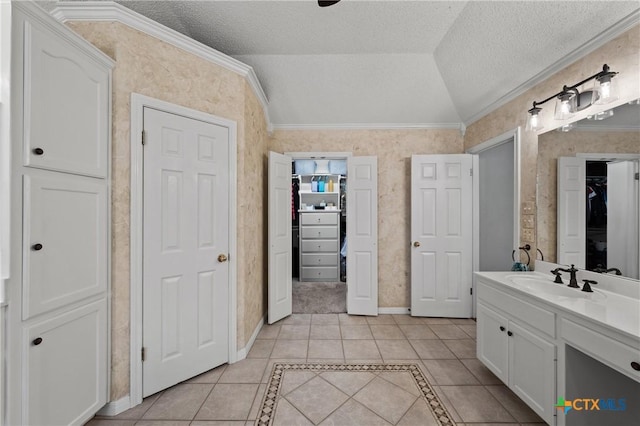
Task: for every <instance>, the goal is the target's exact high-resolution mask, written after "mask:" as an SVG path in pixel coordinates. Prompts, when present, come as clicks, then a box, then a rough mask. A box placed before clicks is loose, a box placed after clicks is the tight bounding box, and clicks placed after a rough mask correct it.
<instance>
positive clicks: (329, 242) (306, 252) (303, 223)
mask: <svg viewBox="0 0 640 426" xmlns="http://www.w3.org/2000/svg"><path fill="white" fill-rule="evenodd" d="M339 219H340V218H339V212H337V211H336V212H322V213H313V212H308V213H307V212H300V281H337V280H338V279H339V277H340V269H339V268H340V262H339V252H338V250H339V246H340V244H339V235H340V221H339Z"/></svg>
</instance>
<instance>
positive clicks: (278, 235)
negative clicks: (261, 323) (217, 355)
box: [267, 152, 293, 324]
mask: <svg viewBox="0 0 640 426" xmlns="http://www.w3.org/2000/svg"><path fill="white" fill-rule="evenodd" d="M268 221H269V231H268V232H269V237H268V240H269V241H268V245H269V255H268V263H269V284H268V287H269V289H268V292H269V297H268V298H269V309H268V310H269V313H268V318H267V321H268V322H269V324H273V323H274V322H276V321H279V320H281V319H282V318H284V317H287V316H289V315H291V311H292V309H293V295H292V289H291V268H292V265H291V256H292V255H291V157H289V156H288V155H282V154H278V153H276V152H269V219H268Z"/></svg>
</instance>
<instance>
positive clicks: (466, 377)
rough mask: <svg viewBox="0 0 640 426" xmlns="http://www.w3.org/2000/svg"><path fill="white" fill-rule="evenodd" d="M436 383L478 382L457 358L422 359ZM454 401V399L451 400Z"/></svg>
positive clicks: (474, 383)
mask: <svg viewBox="0 0 640 426" xmlns="http://www.w3.org/2000/svg"><path fill="white" fill-rule="evenodd" d="M422 362H423V363H424V365H425V366H426V367H427V370H429V373H431V376H432V377H433V379H434V380H435V383H434V384H437V385H441V386H442V385H479V384H480V382H478V380H477V379H476V378H475V376H474V375H473V374H471V372H470V371H469V370H467V368H466V367H465V366H464V365H463V364H462V363H461V362H460V361H459V360H457V359H425V360H423V361H422ZM453 402H454V403H455V401H453Z"/></svg>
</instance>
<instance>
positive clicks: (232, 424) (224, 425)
mask: <svg viewBox="0 0 640 426" xmlns="http://www.w3.org/2000/svg"><path fill="white" fill-rule="evenodd" d="M247 423H249V424H250V425H251V426H253V422H245V421H242V420H238V421H236V420H197V421H195V422H191V424H190V425H191V426H246V425H247ZM138 424H140V423H138ZM138 424H136V426H138Z"/></svg>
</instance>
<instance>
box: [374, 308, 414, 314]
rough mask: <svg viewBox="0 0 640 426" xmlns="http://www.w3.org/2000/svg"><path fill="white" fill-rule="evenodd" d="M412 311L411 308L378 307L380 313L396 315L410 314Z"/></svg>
mask: <svg viewBox="0 0 640 426" xmlns="http://www.w3.org/2000/svg"><path fill="white" fill-rule="evenodd" d="M410 312H411V311H410V310H409V308H378V313H379V314H383V315H384V314H387V315H388V314H394V315H402V314H409V313H410Z"/></svg>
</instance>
